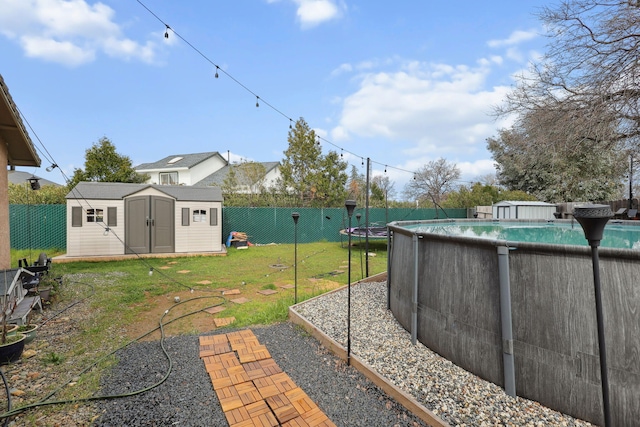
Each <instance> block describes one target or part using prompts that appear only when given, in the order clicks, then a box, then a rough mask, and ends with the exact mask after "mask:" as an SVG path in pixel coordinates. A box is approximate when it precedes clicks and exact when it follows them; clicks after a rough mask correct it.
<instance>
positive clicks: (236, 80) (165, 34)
mask: <svg viewBox="0 0 640 427" xmlns="http://www.w3.org/2000/svg"><path fill="white" fill-rule="evenodd" d="M136 1H137V2H138V3H139V4H140V5H141V6H142V7H143V8H144V9H146V10H147V11H148V12H149V13H150V14H151V15H153V17H154V18H156V19H157V20H158V21H160V22H161V23H162V24H164V25H165V27H166V29H165V33H164V37H165V38H167V39H168V38H169V30H171V31H172V32H173V34H174V36H176V37H178V38H179V39H180V40H182V41H183V42H185V43H186V44H187V45H188V46H189V47H190V48H192V49H193V50H194V51H195V52H196V53H198V54H199V55H200V56H201V57H203V58H204V59H205V60H206V61H207V62H209V63H210V64H212V65H213V66H215V67H216V72H215V78H218V77H219V72H220V71H221V72H224V73H225V74H226V75H227V76H228V77H229V78H231V80H232V81H234V82H235V83H237V84H238V85H239V86H241V87H242V88H243V89H245V90H246V91H247V92H249V93H251V94H252V95H255V97H256V107H260V97H259V96H258V95H256V94H255V92H253V91H252V90H251V89H249V88H248V87H247V86H245V85H244V84H243V83H242V82H241V81H239V80H238V79H236V78H235V77H233V76H232V75H230V74H229V73H227V72H226V71H224V70H223V69H221V68H220V67H219V66H218V65H216V64H215V63H214V62H213V61H212V60H211V59H209V58H208V57H207V56H206V55H205V54H204V53H203V52H202V51H200V50H199V49H198V48H196V47H195V46H194V45H193V44H191V43H190V42H189V41H188V40H186V39H185V38H184V37H182V36H181V35H180V34H179V33H177V32H176V31H175V30H174V29H173V28H171V27H170V26H169V24H167V23H165V22H164V21H163V20H162V19H161V18H160V17H159V16H158V15H156V14H155V13H154V12H153V11H152V10H151V9H149V8H148V7H147V6H146V5H145V4H144V3H143V2H142V1H141V0H136ZM262 101H263V103H264V104H266V105H267V106H268V107H270V108H271V109H272V110H274V111H275V112H277V113H279V114H280V115H282V116H283V117H285V118H287V119H289V129H292V128H293V126H292V122H293V120H292V119H291V118H290V117H289V116H288V115H286V114H284V113H283V112H282V111H280V110H279V109H277V108H276V107H274V106H273V105H271V104H270V103H269V102H267V101H265V100H264V99H263V100H262ZM325 141H326V142H327V143H329V144H330V145H332V146H334V147H336V148H339V149H340V151H341V153H340V157H342V158H343V157H344V153H343V151H345V150H344V149H343V148H341V147H338V146H337V145H335V144H334V143H332V142H331V141H328V140H325ZM317 144H318V146H320V137H317ZM346 151H347V153H350V154H352V155H354V156H355V157H361V156H358V155H357V154H355V153H351V152H350V151H348V150H346ZM361 159H362V162H361V163H362V166H364V158H363V157H361ZM367 161H368V162H369V161H370V162H371V163H374V164H378V165H382V163H379V162H376V161H373V160H370V159H368V160H367ZM388 167H391V166H388V165H384V171H385V173H386V172H387V168H388ZM391 168H392V169H396V170H399V171H402V172H407V173H412V174H414V179H415V171H409V170H405V169H401V168H397V167H391Z"/></svg>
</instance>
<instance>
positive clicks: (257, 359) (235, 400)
mask: <svg viewBox="0 0 640 427" xmlns="http://www.w3.org/2000/svg"><path fill="white" fill-rule="evenodd" d="M200 358H201V359H202V360H203V361H204V365H205V368H206V370H207V372H208V373H209V377H210V378H211V383H212V384H213V389H214V390H215V392H216V394H217V395H218V400H220V405H221V406H222V410H223V412H224V414H225V416H226V417H227V421H228V422H229V426H230V427H252V426H255V427H280V426H281V427H335V424H334V423H333V422H331V420H329V418H328V417H327V416H326V415H325V414H324V413H323V412H322V411H321V410H320V408H318V406H317V405H316V404H315V403H314V402H313V401H312V400H311V398H309V396H307V394H306V393H305V392H304V391H303V390H302V389H301V388H300V387H298V386H296V384H295V383H294V382H293V380H292V379H291V378H290V377H289V376H288V375H287V374H286V373H284V372H282V369H280V367H279V366H278V365H277V364H276V362H275V361H274V360H273V359H272V358H271V355H270V354H269V351H268V350H267V348H266V347H265V346H264V345H261V344H260V343H259V342H258V339H257V338H256V336H255V335H254V333H253V332H252V331H251V330H249V329H246V330H242V331H237V332H230V333H228V334H220V335H207V336H201V337H200Z"/></svg>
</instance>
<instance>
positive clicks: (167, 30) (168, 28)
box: [164, 24, 170, 39]
mask: <svg viewBox="0 0 640 427" xmlns="http://www.w3.org/2000/svg"><path fill="white" fill-rule="evenodd" d="M164 25H165V26H166V27H167V28H166V29H165V30H164V38H165V39H168V38H169V30H170V27H169V26H168V25H167V24H164Z"/></svg>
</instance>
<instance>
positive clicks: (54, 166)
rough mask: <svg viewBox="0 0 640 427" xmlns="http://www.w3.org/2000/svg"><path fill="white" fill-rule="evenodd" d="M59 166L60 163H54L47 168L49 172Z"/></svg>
mask: <svg viewBox="0 0 640 427" xmlns="http://www.w3.org/2000/svg"><path fill="white" fill-rule="evenodd" d="M57 167H58V165H56V164H55V163H54V164H52V165H51V166H49V167H48V168H47V172H51V171H52V170H54V169H55V168H57Z"/></svg>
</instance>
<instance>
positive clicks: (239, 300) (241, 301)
mask: <svg viewBox="0 0 640 427" xmlns="http://www.w3.org/2000/svg"><path fill="white" fill-rule="evenodd" d="M231 302H235V303H236V304H244V303H245V302H249V300H248V299H247V298H245V297H240V298H236V299H232V300H231Z"/></svg>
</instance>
